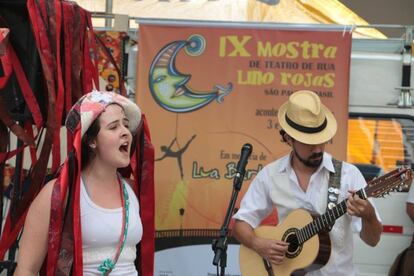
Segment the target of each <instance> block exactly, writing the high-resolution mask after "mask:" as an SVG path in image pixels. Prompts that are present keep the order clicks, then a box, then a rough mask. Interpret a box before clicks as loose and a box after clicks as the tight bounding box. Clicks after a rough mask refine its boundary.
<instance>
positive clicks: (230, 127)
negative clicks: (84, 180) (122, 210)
mask: <svg viewBox="0 0 414 276" xmlns="http://www.w3.org/2000/svg"><path fill="white" fill-rule="evenodd" d="M350 51H351V34H350V33H348V32H345V33H343V32H342V31H338V32H337V31H309V30H275V29H254V28H234V27H225V26H224V27H208V26H205V27H191V26H179V27H177V26H165V25H164V26H159V25H158V26H157V25H152V24H141V25H140V40H139V59H138V77H137V79H138V83H137V103H138V104H139V106H140V107H141V108H142V109H143V111H144V113H146V115H147V118H148V119H149V125H150V128H151V134H152V141H153V144H154V146H155V148H156V152H155V155H156V156H155V158H156V160H157V161H156V163H155V181H156V228H157V230H168V229H194V228H195V229H218V228H219V227H220V226H221V224H222V223H223V219H224V216H225V214H226V209H227V207H228V204H229V200H230V198H231V193H232V188H233V177H234V175H235V171H236V165H237V162H238V160H239V157H240V149H241V147H242V145H243V144H245V143H250V144H252V145H253V153H252V155H251V157H250V159H249V163H248V165H247V168H246V175H245V182H244V183H243V187H242V190H241V193H240V194H239V198H238V201H240V199H241V198H242V195H243V193H244V192H245V191H246V189H247V187H248V184H249V182H250V181H251V180H252V178H254V176H255V175H256V174H257V172H258V171H259V170H260V169H261V168H262V167H263V166H264V165H266V164H268V163H270V162H271V161H273V160H274V159H276V158H278V157H280V156H281V155H282V154H285V153H287V152H288V150H289V148H288V147H287V146H286V145H284V144H283V143H281V141H280V140H281V137H280V135H279V132H278V131H279V126H278V121H277V110H278V107H279V106H280V104H281V103H282V102H285V101H286V100H287V99H288V96H289V95H290V94H291V93H292V92H294V91H296V90H299V89H310V90H314V91H316V92H317V93H318V94H319V95H320V96H321V98H322V101H323V102H324V104H326V105H327V106H328V107H329V108H330V109H331V110H333V112H334V114H335V116H336V118H337V120H338V125H339V129H338V132H337V135H336V136H335V137H334V139H333V141H332V143H331V144H329V145H328V146H327V151H328V152H330V153H332V154H333V155H335V156H336V157H337V158H340V159H344V158H345V157H346V137H347V118H348V86H349V64H350ZM237 204H238V203H237ZM236 206H237V205H236ZM143 208H145V207H143Z"/></svg>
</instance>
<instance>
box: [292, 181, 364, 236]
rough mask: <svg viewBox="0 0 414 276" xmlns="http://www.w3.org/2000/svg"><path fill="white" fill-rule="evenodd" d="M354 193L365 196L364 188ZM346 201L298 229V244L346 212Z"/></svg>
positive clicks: (330, 224) (326, 227)
mask: <svg viewBox="0 0 414 276" xmlns="http://www.w3.org/2000/svg"><path fill="white" fill-rule="evenodd" d="M356 194H357V195H358V196H359V197H360V198H362V199H366V198H367V196H366V194H365V190H364V189H361V190H359V191H357V192H356ZM346 202H347V199H345V200H343V201H342V202H341V203H339V204H337V205H335V207H333V208H332V209H329V210H328V211H327V212H326V213H325V214H323V215H321V216H319V217H317V218H315V219H314V220H313V221H312V222H311V223H308V224H307V225H305V226H304V227H303V228H301V229H299V231H298V232H297V237H298V242H299V244H303V243H304V242H306V241H307V240H309V239H310V238H312V237H313V236H315V235H316V234H318V233H320V232H321V231H323V230H325V229H328V228H329V227H330V226H332V225H333V223H334V222H335V220H337V219H338V218H340V217H341V216H343V215H344V214H345V213H346V210H347V208H346Z"/></svg>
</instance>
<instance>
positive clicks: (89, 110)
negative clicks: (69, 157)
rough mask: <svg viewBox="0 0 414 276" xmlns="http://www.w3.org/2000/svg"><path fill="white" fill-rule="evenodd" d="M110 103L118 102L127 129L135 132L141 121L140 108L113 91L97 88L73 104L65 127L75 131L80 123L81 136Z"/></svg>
mask: <svg viewBox="0 0 414 276" xmlns="http://www.w3.org/2000/svg"><path fill="white" fill-rule="evenodd" d="M110 104H118V105H120V106H121V107H122V108H123V109H124V112H125V116H126V117H127V118H128V120H129V123H128V127H129V130H130V131H131V132H132V133H135V131H136V129H137V127H138V125H139V123H140V122H141V110H140V108H139V107H138V106H137V105H136V104H135V103H134V102H132V101H131V100H129V99H128V98H126V97H124V96H121V95H119V94H116V93H113V92H106V91H97V90H93V91H92V92H90V93H88V94H85V95H84V96H82V97H81V98H80V99H79V100H78V101H77V102H76V103H75V104H74V105H73V107H72V108H71V110H70V111H69V113H68V115H67V117H66V127H67V128H68V130H70V131H71V132H72V133H75V131H76V129H77V128H78V127H79V123H80V127H81V137H83V135H84V134H85V133H86V131H87V130H88V128H89V127H90V126H91V124H92V123H93V121H95V119H96V118H97V117H98V116H99V114H101V113H102V112H103V111H104V110H105V109H106V107H107V106H108V105H110Z"/></svg>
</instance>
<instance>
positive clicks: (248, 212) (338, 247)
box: [233, 153, 379, 276]
mask: <svg viewBox="0 0 414 276" xmlns="http://www.w3.org/2000/svg"><path fill="white" fill-rule="evenodd" d="M290 159H291V156H290V155H286V156H284V157H282V158H280V159H278V160H276V161H274V162H273V163H271V164H269V165H267V166H265V167H264V168H263V169H262V170H261V171H260V172H259V173H258V174H257V176H256V177H255V179H254V180H253V181H252V183H251V184H250V187H249V189H248V191H247V192H246V194H245V196H244V198H243V199H242V201H241V204H240V209H239V210H238V211H237V213H236V214H235V215H234V216H233V217H234V218H235V219H238V220H243V221H245V222H247V223H248V224H249V225H250V226H252V227H253V228H256V227H257V226H258V225H259V224H260V222H261V221H262V220H263V219H264V218H265V217H267V216H268V215H269V214H270V213H271V211H272V209H273V208H274V207H276V209H277V212H278V216H279V223H281V222H282V221H283V220H284V219H285V218H286V216H287V215H288V214H289V213H290V212H291V211H293V210H289V209H286V208H284V206H286V205H283V206H281V204H278V202H274V201H273V200H272V199H271V196H270V194H271V193H272V183H271V181H272V179H274V178H272V177H271V174H272V170H276V171H277V172H278V173H286V174H287V176H288V179H289V184H288V185H290V190H291V191H292V193H293V197H294V199H295V201H296V205H297V206H298V208H304V209H308V210H310V211H313V212H316V213H319V214H323V213H325V211H326V205H327V188H328V182H329V172H334V166H333V163H332V157H331V156H330V155H329V154H327V153H325V154H324V156H323V160H322V164H321V166H320V167H319V168H318V169H317V171H316V172H315V173H313V175H312V176H311V178H310V180H309V185H308V187H307V190H306V192H304V191H303V190H302V188H301V187H300V186H299V183H298V180H297V177H296V174H295V172H294V170H293V168H292V167H291V165H290ZM365 186H366V182H365V179H364V177H363V176H362V174H361V172H360V171H359V170H358V169H357V168H356V167H355V166H354V165H352V164H349V163H346V162H342V174H341V187H340V194H339V199H338V203H339V202H341V201H343V200H344V199H346V198H347V197H348V195H349V192H348V191H357V190H360V189H362V188H364V187H365ZM274 198H275V196H274ZM276 198H277V196H276ZM371 203H372V201H371ZM377 217H378V218H379V216H378V214H377ZM361 228H362V223H361V219H360V218H358V217H351V216H349V215H348V214H345V215H343V216H342V217H340V218H339V219H337V220H336V222H335V225H334V226H333V228H332V230H331V232H330V233H329V235H330V237H331V242H332V249H331V250H332V251H331V257H330V259H329V261H328V263H327V264H326V265H325V266H324V267H323V268H321V269H320V270H316V271H312V272H310V273H308V274H307V275H335V276H339V275H344V276H345V275H346V276H348V275H355V268H354V266H353V263H352V253H353V240H352V237H353V233H352V231H356V232H360V231H361Z"/></svg>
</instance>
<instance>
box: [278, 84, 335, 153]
mask: <svg viewBox="0 0 414 276" xmlns="http://www.w3.org/2000/svg"><path fill="white" fill-rule="evenodd" d="M278 119H279V124H280V126H281V127H282V129H283V130H285V131H286V133H287V134H289V135H290V136H291V137H292V138H294V139H295V140H297V141H299V142H301V143H304V144H309V145H316V144H322V143H325V142H328V141H329V140H330V139H332V137H333V136H334V135H335V133H336V129H337V123H336V119H335V117H334V115H333V114H332V112H331V111H330V110H329V109H328V108H327V107H326V106H325V105H323V104H322V103H321V100H320V98H319V96H318V95H317V94H316V93H315V92H312V91H309V90H299V91H297V92H295V93H293V94H292V95H291V96H290V97H289V100H288V101H287V102H286V103H284V104H282V106H281V107H280V108H279V112H278Z"/></svg>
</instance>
